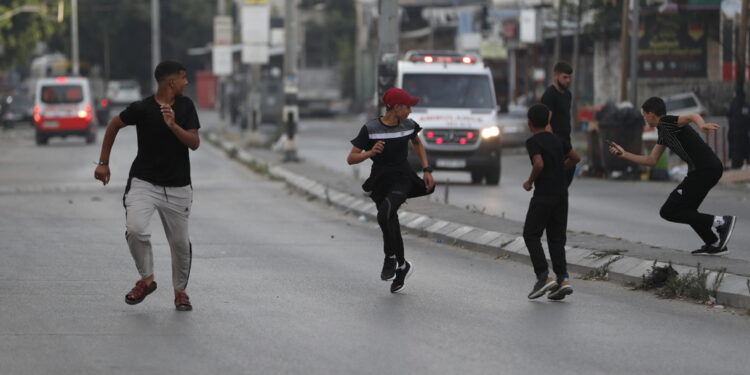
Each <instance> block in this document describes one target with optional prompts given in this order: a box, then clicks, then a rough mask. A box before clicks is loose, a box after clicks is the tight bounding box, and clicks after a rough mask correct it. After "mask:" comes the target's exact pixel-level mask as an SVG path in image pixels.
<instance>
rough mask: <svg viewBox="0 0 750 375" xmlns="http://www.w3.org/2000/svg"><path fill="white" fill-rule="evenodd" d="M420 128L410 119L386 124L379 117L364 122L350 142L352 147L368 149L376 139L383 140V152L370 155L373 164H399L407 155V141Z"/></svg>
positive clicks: (403, 161) (415, 134)
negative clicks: (394, 123)
mask: <svg viewBox="0 0 750 375" xmlns="http://www.w3.org/2000/svg"><path fill="white" fill-rule="evenodd" d="M421 130H422V128H421V127H420V126H419V124H417V123H416V122H415V121H414V120H412V119H405V120H402V121H400V122H399V123H398V125H395V126H388V125H386V124H384V123H383V122H382V121H380V118H376V119H372V120H370V121H368V122H367V123H365V124H364V125H363V126H362V128H361V129H360V131H359V134H358V135H357V137H356V138H354V139H352V141H351V143H352V145H353V146H354V147H357V148H360V149H362V150H365V151H367V150H369V149H371V148H372V146H373V145H375V142H377V141H383V142H385V147H383V152H382V153H380V154H378V155H375V156H373V157H372V160H373V162H374V163H375V164H381V165H399V164H403V163H405V162H406V158H407V156H408V155H409V141H410V140H412V139H414V137H416V136H417V134H419V132H420V131H421Z"/></svg>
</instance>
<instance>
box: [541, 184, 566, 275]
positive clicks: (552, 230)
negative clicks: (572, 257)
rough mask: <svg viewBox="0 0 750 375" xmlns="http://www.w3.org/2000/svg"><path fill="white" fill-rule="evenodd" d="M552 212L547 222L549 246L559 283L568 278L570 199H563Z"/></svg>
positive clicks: (553, 268) (553, 267)
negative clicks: (567, 233)
mask: <svg viewBox="0 0 750 375" xmlns="http://www.w3.org/2000/svg"><path fill="white" fill-rule="evenodd" d="M559 199H560V200H559V201H558V202H557V204H556V205H554V206H553V208H552V210H551V215H550V218H549V220H548V221H547V228H546V231H547V245H548V247H549V257H550V260H552V270H553V271H554V272H555V275H556V276H557V280H558V281H562V280H563V279H567V278H568V263H567V261H566V260H565V242H566V241H567V235H566V231H567V230H568V197H561V198H559Z"/></svg>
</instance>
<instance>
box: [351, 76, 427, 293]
mask: <svg viewBox="0 0 750 375" xmlns="http://www.w3.org/2000/svg"><path fill="white" fill-rule="evenodd" d="M417 102H419V98H414V97H411V96H410V95H409V94H408V93H406V91H404V90H401V89H399V88H391V89H389V90H388V91H386V92H385V94H383V103H385V106H386V112H385V114H384V115H383V116H381V117H379V118H376V119H372V120H370V121H368V122H367V123H365V124H364V125H363V126H362V129H360V131H359V134H358V135H357V137H356V138H354V139H352V141H351V143H352V149H351V151H350V152H349V156H348V157H347V158H346V162H347V163H349V164H350V165H351V164H359V163H361V162H363V161H365V160H367V159H372V169H371V170H370V177H369V178H368V179H367V181H365V183H364V184H363V185H362V188H363V189H364V190H365V191H366V192H369V193H370V198H372V200H373V201H374V202H375V204H376V205H377V208H378V224H379V225H380V229H381V230H382V231H383V250H384V252H385V260H384V261H383V270H382V271H381V273H380V279H381V280H384V281H389V280H393V283H392V284H391V293H395V292H398V291H400V290H402V289H403V288H404V282H405V280H406V278H407V277H409V276H411V274H412V272H413V270H414V268H413V266H412V264H411V262H409V261H407V260H406V259H405V258H404V242H403V240H402V238H401V225H400V224H399V222H398V208H399V207H400V206H401V205H402V204H403V203H404V202H405V201H406V199H407V198H413V197H420V196H423V195H427V194H431V193H432V192H433V191H434V190H435V181H434V180H433V179H432V169H431V168H430V166H429V162H428V159H427V153H426V151H425V149H424V146H423V145H422V142H421V141H420V139H419V137H418V136H417V135H418V134H419V131H420V130H422V128H421V127H420V126H419V124H417V123H416V122H414V121H413V120H411V119H409V118H408V117H409V113H411V107H412V106H414V105H416V104H417ZM409 143H411V145H412V147H413V148H414V151H415V152H416V154H417V156H418V157H419V161H420V162H421V164H422V172H423V176H424V180H423V179H421V178H419V176H417V174H416V173H415V172H414V170H412V169H411V166H410V165H409V162H408V161H407V156H408V154H409V149H408V147H409Z"/></svg>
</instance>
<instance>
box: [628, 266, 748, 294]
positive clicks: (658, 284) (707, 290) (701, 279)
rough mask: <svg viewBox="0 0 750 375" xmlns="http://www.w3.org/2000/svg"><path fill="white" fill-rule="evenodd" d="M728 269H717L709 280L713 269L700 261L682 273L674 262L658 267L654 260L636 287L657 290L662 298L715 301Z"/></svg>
mask: <svg viewBox="0 0 750 375" xmlns="http://www.w3.org/2000/svg"><path fill="white" fill-rule="evenodd" d="M726 271H727V270H726V268H722V269H720V270H718V271H716V276H715V277H714V278H713V280H709V276H710V273H711V270H707V269H705V268H704V267H703V266H701V264H700V263H698V266H697V268H696V270H695V271H689V272H688V273H686V274H682V275H680V274H679V273H678V272H677V271H675V269H674V268H673V267H672V263H669V264H668V265H666V266H662V267H657V266H656V261H654V265H653V266H652V267H651V271H650V272H649V273H648V275H643V281H642V283H641V285H638V286H636V288H635V289H640V290H656V295H658V296H660V297H662V298H683V299H692V300H695V301H698V302H700V303H713V301H715V300H716V294H717V292H718V290H719V286H720V285H721V282H722V281H723V280H724V275H725V274H726ZM709 283H710V287H709ZM749 287H750V286H749Z"/></svg>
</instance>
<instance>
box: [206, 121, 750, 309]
mask: <svg viewBox="0 0 750 375" xmlns="http://www.w3.org/2000/svg"><path fill="white" fill-rule="evenodd" d="M208 139H209V141H211V142H212V143H213V144H215V145H216V146H218V147H219V148H221V149H222V150H223V151H225V152H226V153H227V154H228V155H229V156H230V157H233V158H236V159H237V160H239V161H240V162H242V163H244V164H247V165H248V166H250V167H252V168H253V169H256V170H259V171H263V172H266V173H267V174H268V175H270V176H271V177H273V178H277V179H280V180H283V181H285V182H286V184H287V185H289V186H290V187H292V188H293V189H295V190H298V191H300V192H302V193H305V194H307V195H309V196H312V197H315V198H317V199H320V200H321V201H324V202H326V204H328V205H329V206H333V207H336V208H337V209H339V210H342V211H346V212H351V213H354V214H357V215H364V216H365V217H367V218H368V219H369V220H377V209H376V207H375V203H373V202H372V201H371V200H369V199H366V198H363V197H357V196H353V195H351V194H347V193H343V192H340V191H338V190H335V189H331V188H329V187H328V186H326V185H325V184H323V183H320V182H318V181H315V180H312V179H310V178H307V177H305V176H301V175H299V174H296V173H294V172H291V171H289V170H288V169H286V168H284V167H283V166H281V165H274V164H273V163H270V162H268V161H266V160H263V159H261V158H258V157H256V156H254V155H253V154H252V153H250V152H248V151H245V150H242V149H239V148H237V146H236V145H235V144H233V143H232V142H229V141H226V140H224V139H220V137H219V136H218V135H217V134H215V133H209V135H208ZM398 218H399V221H400V222H401V226H402V227H403V228H406V229H408V230H409V232H411V233H414V234H417V235H420V236H425V237H430V238H434V239H436V240H438V242H443V243H446V244H449V245H453V246H459V247H462V248H464V249H467V250H472V251H477V252H481V253H486V254H489V255H491V256H495V257H507V258H510V259H513V260H517V261H521V262H524V263H528V264H530V263H531V261H530V258H529V254H528V251H527V250H526V245H525V243H524V241H523V237H519V236H516V235H511V234H508V233H502V232H494V231H488V230H485V229H480V228H476V227H473V226H469V225H464V224H461V223H455V222H449V221H445V220H439V219H434V218H432V217H429V216H426V215H422V214H418V213H413V212H409V211H405V210H403V211H400V213H399V217H398ZM542 243H543V246H544V248H545V249H547V245H546V242H545V241H542ZM565 251H566V258H567V263H568V268H569V270H571V271H573V272H577V273H581V274H586V273H589V272H595V271H597V270H599V271H603V272H606V274H607V276H608V278H609V280H610V281H615V282H621V283H630V282H632V283H638V282H640V281H642V279H643V277H644V275H647V274H648V272H649V270H651V268H652V267H654V266H657V267H661V266H666V265H667V263H666V262H659V261H655V260H646V259H641V258H636V257H629V256H625V255H604V256H601V255H599V254H600V253H599V252H598V251H595V250H591V249H585V248H580V247H577V248H573V247H569V246H566V247H565ZM545 257H546V258H547V260H549V256H548V253H547V252H545ZM603 267H606V269H603ZM672 267H673V268H674V269H675V270H676V271H677V272H678V273H679V274H681V275H682V274H685V273H688V272H694V273H695V272H697V268H696V267H691V266H684V265H678V264H673V265H672ZM717 276H718V272H716V271H711V272H709V274H708V278H707V284H709V285H711V284H712V283H713V281H714V280H715V279H716V277H717ZM716 303H717V304H720V305H727V306H732V307H739V308H750V278H748V277H743V276H739V275H735V274H730V273H726V274H724V276H723V280H722V281H721V284H720V286H719V288H718V289H717V290H716Z"/></svg>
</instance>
